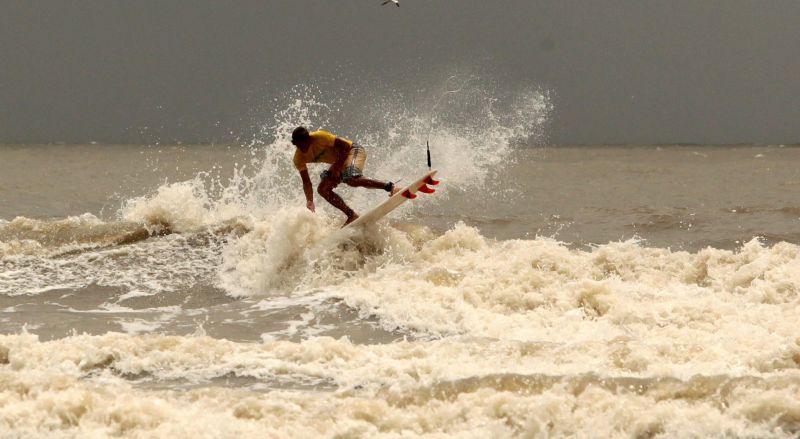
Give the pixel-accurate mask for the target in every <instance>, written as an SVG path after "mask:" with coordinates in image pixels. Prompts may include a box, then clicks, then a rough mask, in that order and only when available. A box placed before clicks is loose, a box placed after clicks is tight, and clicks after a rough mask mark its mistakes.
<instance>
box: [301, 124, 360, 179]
mask: <svg viewBox="0 0 800 439" xmlns="http://www.w3.org/2000/svg"><path fill="white" fill-rule="evenodd" d="M310 136H311V145H310V146H309V147H308V150H306V152H303V151H300V149H299V148H296V150H295V152H294V167H295V168H297V170H298V171H306V170H308V166H306V165H307V164H308V163H330V164H333V163H335V162H336V157H337V154H336V148H335V147H334V143H335V142H336V136H335V135H334V134H331V133H329V132H327V131H322V130H320V131H314V132H313V133H310ZM340 139H342V138H341V137H340ZM342 140H343V141H344V142H345V143H347V145H348V146H350V147H352V146H353V142H351V141H349V140H347V139H342Z"/></svg>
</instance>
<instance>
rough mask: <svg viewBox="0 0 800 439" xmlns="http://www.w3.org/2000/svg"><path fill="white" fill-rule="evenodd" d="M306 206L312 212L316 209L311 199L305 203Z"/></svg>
mask: <svg viewBox="0 0 800 439" xmlns="http://www.w3.org/2000/svg"><path fill="white" fill-rule="evenodd" d="M306 207H307V208H308V210H310V211H312V212H316V210H315V209H314V202H313V201H309V202H307V203H306Z"/></svg>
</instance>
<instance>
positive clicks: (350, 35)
mask: <svg viewBox="0 0 800 439" xmlns="http://www.w3.org/2000/svg"><path fill="white" fill-rule="evenodd" d="M379 3H380V0H280V1H276V0H258V1H256V0H236V1H233V2H224V1H219V0H192V1H188V0H186V1H176V0H172V1H170V0H157V1H150V0H136V1H133V0H128V1H126V0H95V1H87V0H70V1H64V0H37V1H28V0H0V65H1V66H2V67H0V142H52V141H66V142H86V141H89V140H97V141H100V142H148V141H152V140H153V139H159V140H162V141H171V140H182V141H185V142H198V141H224V140H225V139H226V138H229V137H231V134H230V132H231V131H233V132H234V136H237V135H240V134H241V132H242V131H247V130H248V129H252V125H253V124H254V121H253V120H252V115H253V111H254V108H256V107H258V106H259V105H261V103H262V102H267V101H269V100H270V99H271V98H272V96H274V95H278V94H280V93H284V92H286V91H287V90H288V88H289V87H291V86H292V85H294V84H297V83H303V82H306V81H310V80H312V78H320V77H324V75H326V74H327V73H328V72H330V74H331V75H334V76H339V77H351V78H360V77H362V76H364V75H367V76H373V77H375V76H378V77H381V78H383V79H382V80H383V81H385V83H386V84H389V85H391V86H393V87H398V88H403V87H417V88H423V89H424V88H425V87H434V86H441V83H436V84H427V83H426V81H429V82H436V81H439V82H442V81H444V79H445V77H446V75H445V74H444V73H442V74H441V75H439V76H437V73H438V72H448V71H451V70H452V69H459V68H467V69H470V68H474V69H479V70H481V71H483V72H490V73H489V74H490V75H492V76H494V77H496V80H497V81H500V82H502V83H509V84H510V83H514V84H529V85H532V86H541V87H546V88H548V89H550V90H552V91H553V92H554V94H553V104H554V108H555V111H554V113H553V120H552V126H551V129H550V137H549V141H550V142H552V143H670V142H687V143H688V142H696V143H747V142H755V143H795V142H800V26H798V23H800V1H797V0H768V1H755V0H753V1H742V0H721V1H718V0H702V1H700V0H670V1H647V0H606V1H588V0H587V1H573V0H549V1H535V0H401V5H402V6H401V7H400V8H396V7H389V6H386V7H381V6H379ZM217 122H219V123H217ZM145 127H146V128H145Z"/></svg>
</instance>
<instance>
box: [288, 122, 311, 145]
mask: <svg viewBox="0 0 800 439" xmlns="http://www.w3.org/2000/svg"><path fill="white" fill-rule="evenodd" d="M309 140H311V135H310V134H309V133H308V130H307V129H306V127H297V128H295V129H294V131H292V145H294V146H296V147H298V148H300V149H306V148H308V142H309Z"/></svg>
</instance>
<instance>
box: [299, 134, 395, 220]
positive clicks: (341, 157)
mask: <svg viewBox="0 0 800 439" xmlns="http://www.w3.org/2000/svg"><path fill="white" fill-rule="evenodd" d="M292 144H293V145H294V146H296V147H297V150H296V151H295V152H294V166H295V168H297V170H298V171H299V172H300V178H301V179H302V180H303V192H304V193H305V194H306V206H307V207H308V210H310V211H312V212H314V211H315V207H314V190H313V188H312V186H311V177H309V175H308V166H307V165H308V164H309V163H328V164H330V165H331V166H330V167H329V168H328V169H327V170H325V171H323V172H322V174H320V178H321V180H322V181H320V183H319V186H317V192H318V193H319V194H320V195H321V196H322V198H324V199H325V200H326V201H328V202H329V203H331V204H332V205H333V207H335V208H337V209H339V210H341V211H342V212H343V213H344V214H345V215H347V221H345V223H344V225H345V226H346V225H348V224H350V223H351V222H353V221H355V220H356V219H357V218H358V214H357V213H355V212H354V211H353V209H351V208H350V206H348V205H347V203H345V202H344V200H343V199H342V197H340V196H339V195H338V194H337V193H336V192H334V191H333V190H334V189H335V188H336V186H338V185H339V183H345V184H346V185H348V186H352V187H365V188H368V189H383V190H385V191H386V192H389V196H392V195H394V194H395V193H396V192H397V191H398V190H399V189H398V188H395V187H394V183H392V182H391V181H388V182H382V181H378V180H372V179H370V178H366V177H364V175H363V172H364V164H365V162H366V161H367V153H366V150H365V149H364V147H363V146H361V145H359V144H358V143H355V142H351V141H350V140H347V139H343V138H341V137H337V136H336V135H334V134H331V133H329V132H327V131H321V130H320V131H314V132H311V133H309V132H308V130H307V129H306V128H305V127H297V128H295V129H294V131H293V132H292Z"/></svg>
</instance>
